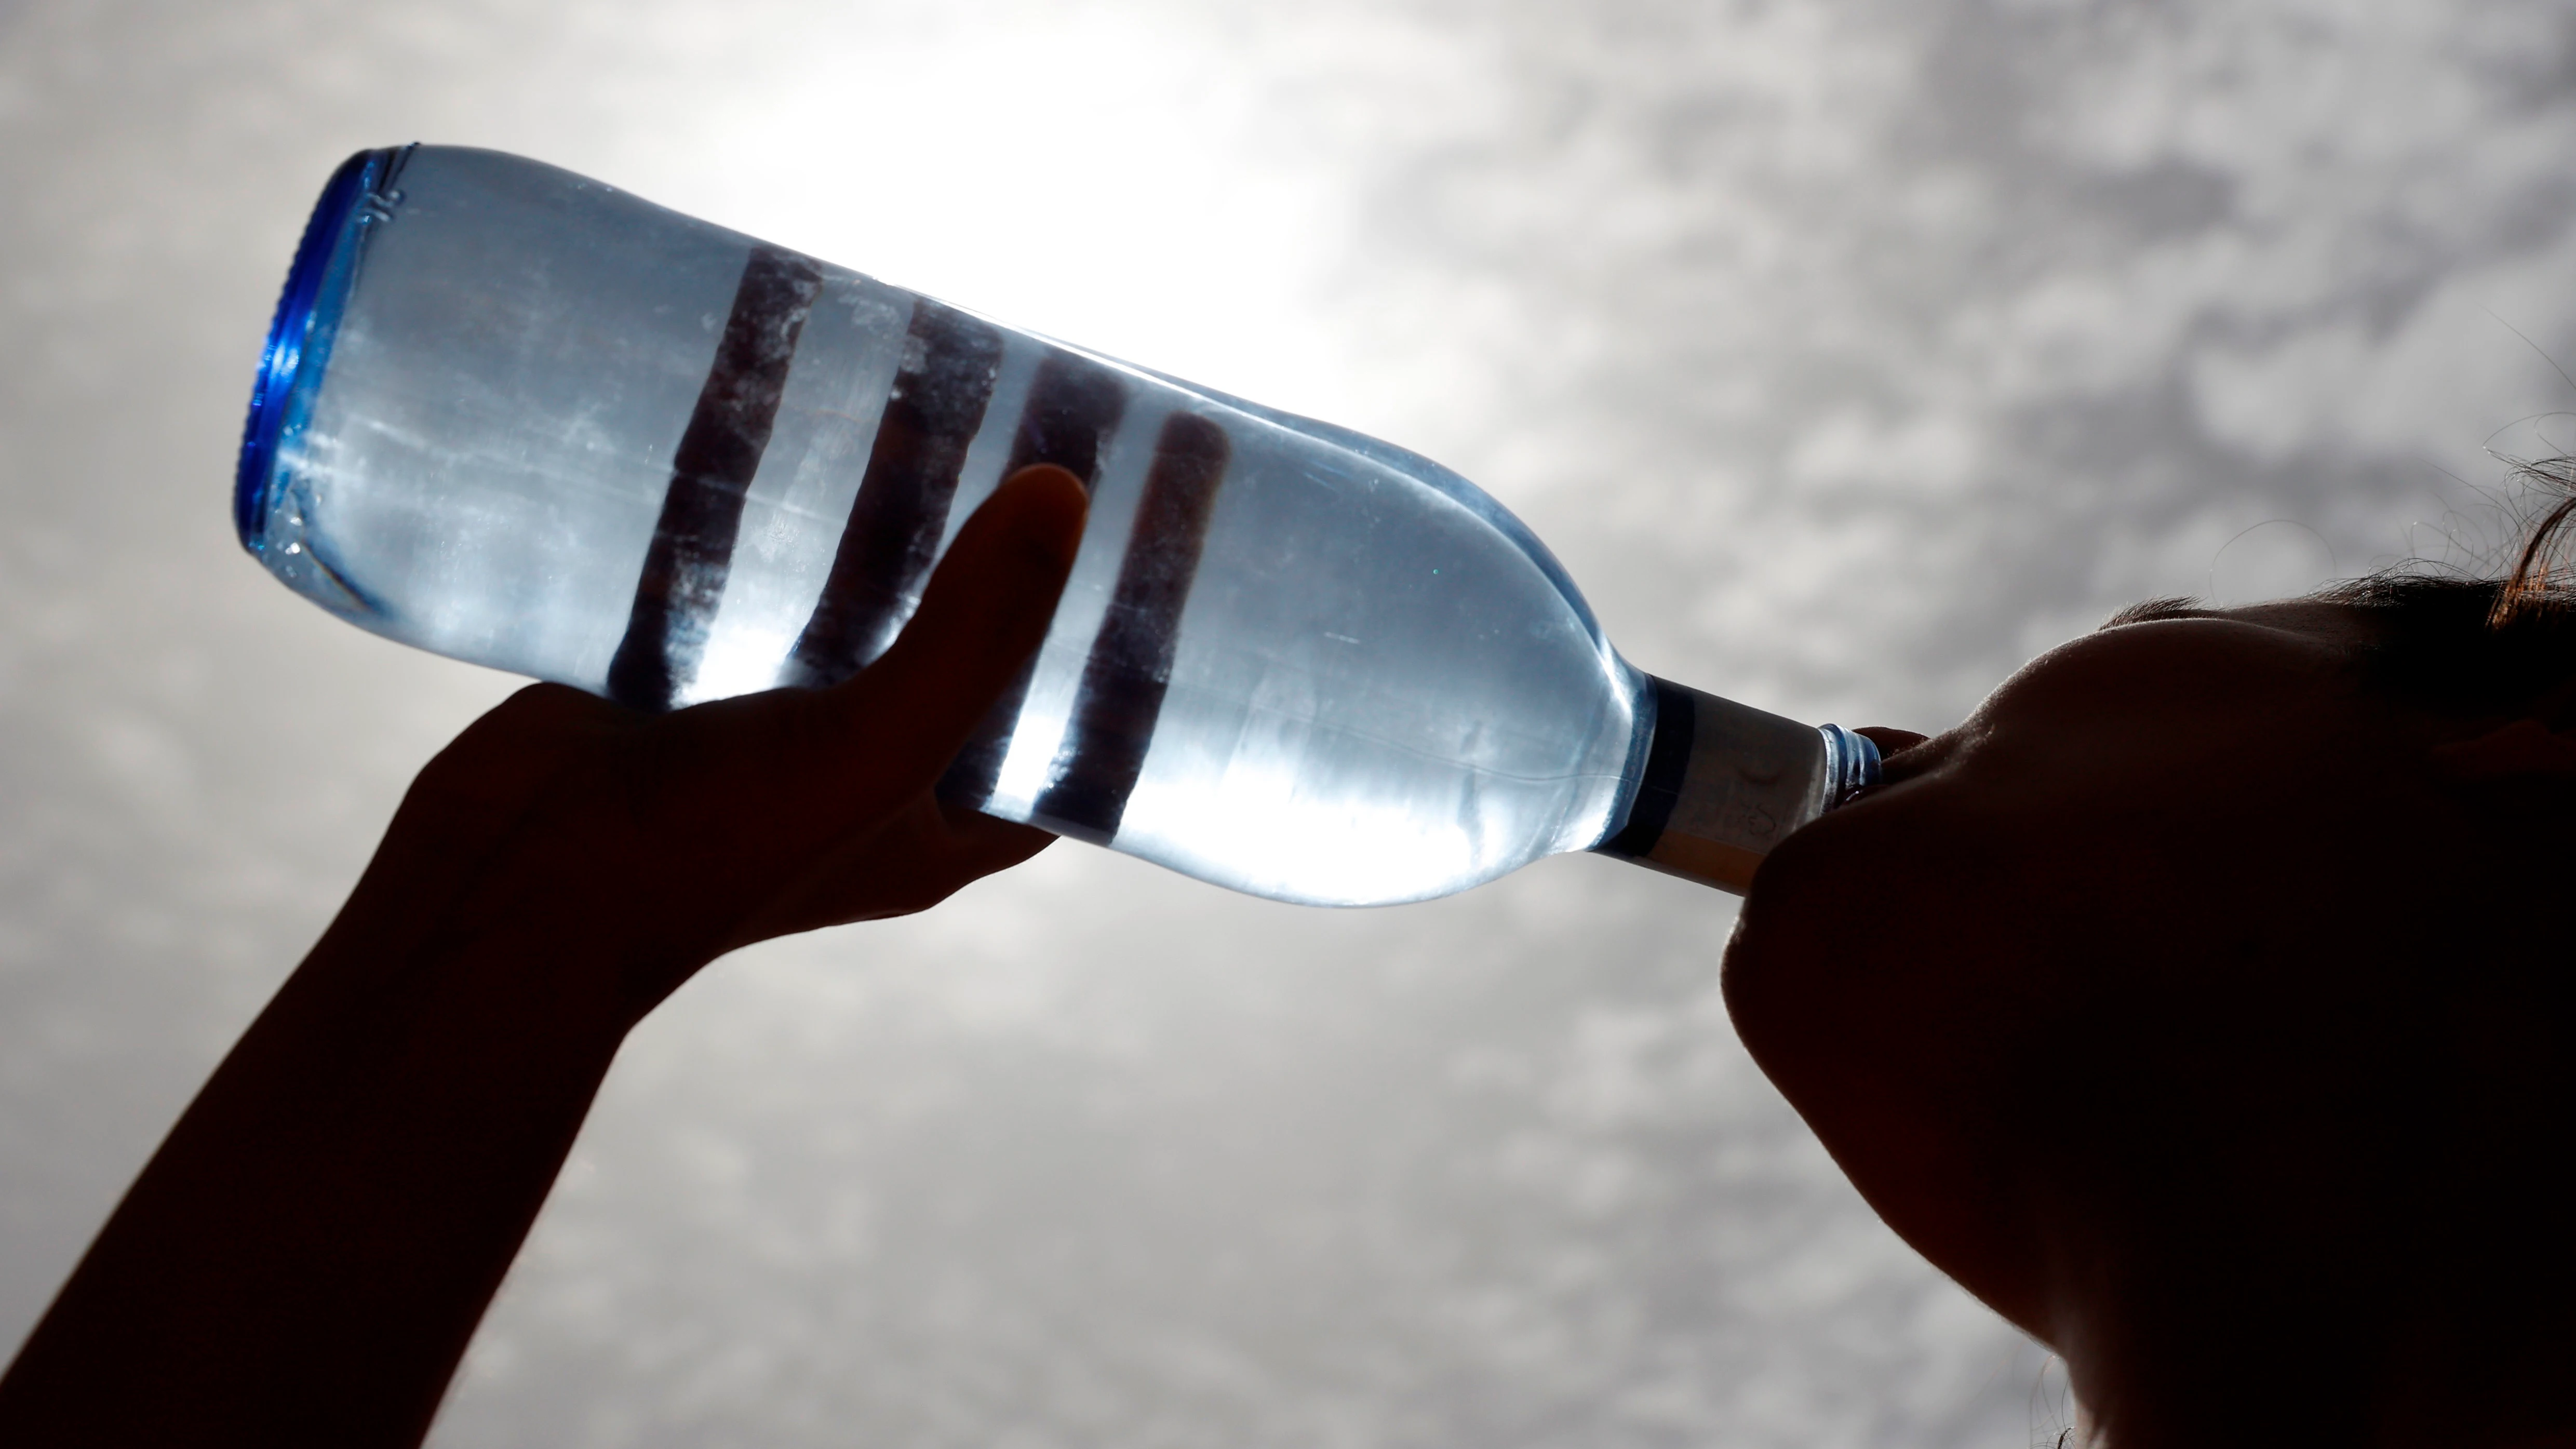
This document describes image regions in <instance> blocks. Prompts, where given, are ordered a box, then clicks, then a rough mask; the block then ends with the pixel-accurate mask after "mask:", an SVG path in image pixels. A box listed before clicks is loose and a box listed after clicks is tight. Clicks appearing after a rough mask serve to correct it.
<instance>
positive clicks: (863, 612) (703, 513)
mask: <svg viewBox="0 0 2576 1449" xmlns="http://www.w3.org/2000/svg"><path fill="white" fill-rule="evenodd" d="M1034 463H1054V464H1059V465H1061V466H1063V467H1064V468H1066V469H1068V470H1070V471H1071V472H1072V473H1073V474H1074V475H1075V476H1076V477H1078V478H1080V479H1082V480H1083V481H1084V483H1085V485H1086V486H1087V487H1088V488H1089V489H1090V490H1091V493H1092V499H1093V503H1092V511H1091V515H1090V522H1089V524H1088V526H1087V532H1086V534H1085V536H1084V538H1083V541H1082V546H1081V551H1080V554H1079V556H1078V558H1077V561H1076V563H1075V567H1074V573H1073V576H1072V579H1071V582H1069V583H1068V584H1067V585H1066V588H1065V591H1064V596H1063V600H1062V602H1061V604H1060V605H1059V606H1058V608H1057V611H1056V614H1055V618H1054V621H1053V623H1052V624H1051V625H1050V627H1049V632H1048V634H1047V637H1046V642H1045V644H1044V645H1043V646H1042V647H1041V648H1040V650H1039V652H1038V654H1037V656H1036V657H1035V659H1034V660H1033V661H1032V662H1031V664H1030V666H1029V667H1028V669H1027V671H1026V672H1025V673H1024V674H1023V675H1022V677H1021V678H1020V679H1019V680H1018V681H1017V682H1016V683H1015V684H1014V685H1013V686H1012V687H1011V688H1010V689H1009V690H1008V691H1007V692H1006V694H1005V695H1004V697H1003V699H1002V700H1001V702H1000V703H999V704H998V705H997V706H996V707H995V708H994V710H993V712H992V714H991V715H990V717H989V718H988V719H987V720H986V721H985V723H984V725H983V727H982V728H981V729H980V731H979V732H978V733H977V734H976V736H975V737H974V738H973V739H972V740H971V741H970V742H969V743H968V745H967V746H966V747H965V749H964V750H963V751H962V752H961V753H960V754H959V756H958V758H957V760H956V762H955V764H954V765H953V766H952V767H951V768H950V770H949V772H948V775H947V777H946V778H945V779H944V780H943V781H942V783H941V786H940V789H941V791H942V793H943V795H945V796H946V797H947V798H948V799H950V800H952V801H955V802H959V803H963V804H966V805H970V806H973V807H976V808H979V809H982V810H984V811H986V812H989V813H991V814H993V815H997V816H1001V817H1003V818H1005V819H1010V820H1023V821H1030V822H1033V823H1035V824H1038V825H1041V826H1043V827H1045V828H1047V829H1049V830H1053V831H1056V832H1059V833H1061V834H1065V835H1072V836H1077V837H1079V838H1081V839H1084V840H1088V841H1091V842H1093V843H1095V844H1101V845H1106V846H1109V847H1111V848H1112V849H1116V850H1121V851H1125V852H1127V853H1128V854H1131V855H1135V856H1140V857H1142V858H1144V859H1146V860H1151V861H1155V862H1157V863H1159V864H1162V865H1166V866H1169V867H1171V868H1172V869H1174V870H1177V871H1181V872H1183V873H1185V874H1188V875H1192V876H1196V877H1198V878H1200V879H1202V880H1208V881H1213V882H1216V883H1217V884H1219V885H1225V886H1230V887H1233V888H1234V889H1237V890H1242V891H1249V892H1251V893H1253V894H1256V895H1263V896H1270V897H1275V898H1277V899H1281V900H1288V901H1302V902H1312V903H1317V904H1329V905H1365V904H1376V903H1386V902H1395V901H1409V900H1419V899H1422V898H1425V897H1430V896H1437V895H1442V894H1446V893H1448V892H1451V891H1457V890H1463V889H1465V888H1467V887H1469V886H1472V885H1476V884H1478V883H1480V882H1483V881H1487V880H1491V879H1493V878H1494V877H1496V876H1499V875H1502V874H1504V873H1505V872H1507V871H1510V870H1513V869H1515V868H1517V867H1519V866H1522V865H1525V864H1527V863H1529V862H1530V861H1533V860H1536V859H1538V858H1539V857H1541V856H1545V855H1550V854H1555V853H1557V852H1561V851H1570V850H1586V849H1590V850H1600V851H1605V852H1607V853H1610V854H1613V855H1619V856H1624V857H1627V858H1629V859H1632V860H1636V861H1638V862H1640V863H1642V864H1646V865H1650V866H1655V867H1658V868H1661V869H1664V870H1669V871H1672V872H1675V873H1677V874H1681V875H1686V876H1691V877H1694V878H1696V879H1699V880H1703V881H1706V882H1708V883H1710V884H1713V885H1718V886H1721V887H1724V888H1727V889H1731V890H1738V891H1740V890H1742V889H1743V888H1744V886H1745V883H1746V882H1747V881H1748V880H1749V879H1750V877H1751V875H1752V871H1753V867H1754V866H1755V865H1756V864H1757V863H1758V862H1759V861H1760V860H1761V858H1762V856H1763V854H1764V853H1765V852H1766V851H1768V850H1769V849H1770V847H1771V845H1772V844H1773V842H1775V841H1777V840H1778V839H1780V838H1781V837H1782V836H1784V835H1786V834H1788V833H1789V832H1790V831H1792V830H1794V829H1796V828H1797V827H1798V826H1800V825H1801V824H1804V823H1805V822H1806V821H1808V820H1810V819H1812V818H1814V817H1815V816H1816V815H1818V814H1820V813H1821V812H1823V811H1825V810H1827V809H1830V808H1832V807H1833V806H1834V805H1835V804H1837V803H1838V802H1840V801H1841V800H1842V799H1843V798H1844V797H1845V796H1846V795H1848V794H1849V793H1850V792H1851V791H1853V790H1854V789H1856V788H1857V787H1859V786H1860V785H1861V784H1863V783H1865V782H1866V781H1868V780H1869V779H1871V778H1872V777H1873V776H1874V774H1875V771H1876V768H1877V752H1876V750H1875V749H1874V748H1873V747H1872V746H1871V745H1870V743H1869V742H1868V741H1867V740H1864V739H1861V738H1859V737H1858V736H1855V735H1853V734H1851V733H1849V732H1847V731H1845V730H1842V729H1840V728H1838V727H1835V726H1832V725H1827V726H1825V727H1824V728H1822V729H1821V730H1819V729H1816V728H1813V727H1810V726H1807V725H1801V724H1797V723H1794V722H1792V721H1789V720H1785V719H1781V718H1779V717H1777V716H1774V715H1769V714H1764V713H1762V712H1761V711H1759V710H1753V709H1748V708H1746V707H1744V706H1742V705H1738V704H1733V703H1730V702H1728V701H1726V700H1723V699H1719V698H1716V697H1715V696H1712V695H1708V694H1703V693H1700V692H1698V691H1696V690H1692V689H1687V688H1684V687H1682V686H1680V685H1676V684H1672V683H1668V682H1666V681H1664V680H1660V679H1656V678H1653V677H1651V676H1648V675H1646V674H1643V673H1641V672H1639V671H1638V670H1636V669H1634V668H1631V667H1630V666H1629V665H1628V664H1627V663H1626V662H1625V661H1624V660H1622V659H1621V658H1620V657H1619V655H1618V654H1617V652H1616V651H1614V650H1613V649H1612V648H1611V647H1610V645H1609V643H1608V641H1607V640H1605V639H1604V638H1603V637H1602V635H1601V630H1600V627H1599V625H1597V624H1596V623H1595V622H1594V621H1593V618H1592V613H1591V611H1590V609H1589V608H1587V607H1586V606H1585V604H1584V602H1583V600H1582V597H1581V596H1580V595H1579V594H1577V593H1576V591H1575V588H1574V585H1573V583H1572V582H1571V581H1570V580H1568V579H1567V578H1566V576H1565V572H1564V570H1563V569H1562V568H1561V567H1559V566H1558V564H1557V562H1556V560H1555V559H1554V558H1552V557H1550V556H1549V554H1548V551H1547V550H1546V548H1544V547H1543V546H1541V545H1540V543H1539V541H1538V540H1537V539H1536V538H1534V537H1532V536H1531V535H1530V533H1529V531H1528V529H1526V528H1525V527H1523V526H1522V525H1521V523H1520V522H1519V520H1517V519H1515V518H1513V517H1512V516H1511V515H1510V514H1508V513H1506V512H1504V511H1503V509H1502V508H1501V507H1500V506H1498V505H1497V504H1496V503H1495V502H1494V501H1493V500H1492V499H1490V498H1488V497H1486V496H1485V495H1484V494H1483V493H1481V492H1479V491H1478V490H1477V489H1476V488H1475V487H1474V486H1473V485H1471V484H1469V483H1468V482H1467V481H1466V480H1465V479H1463V478H1460V477H1458V476H1457V475H1456V474H1454V473H1451V472H1449V471H1448V470H1446V469H1444V468H1442V467H1440V466H1439V465H1438V464H1435V463H1432V462H1430V461H1428V460H1427V459H1423V458H1419V457H1416V456H1414V455H1413V454H1411V453H1407V452H1404V451H1402V450H1401V449H1397V448H1393V447H1390V446H1388V445H1387V444H1385V443H1381V442H1378V441H1376V440H1375V439H1371V438H1366V437H1362V436H1360V435H1358V434H1355V433H1351V432H1347V431H1344V430H1342V429H1338V428H1333V427H1329V426H1326V425H1324V424H1321V423H1315V422H1310V421H1308V420H1306V419H1304V418H1298V417H1291V416H1288V415H1286V414H1282V413H1277V412H1273V411H1271V410H1269V409H1266V408H1262V407H1258V406H1255V405H1254V404H1251V403H1247V402H1243V401H1240V400H1238V399H1235V398H1230V397H1226V396H1224V395H1222V394H1219V393H1214V392H1210V391H1208V390H1207V389H1205V388H1200V387H1196V386H1193V385H1191V384H1189V383H1185V382H1182V381H1180V380H1178V379H1175V378H1169V377H1164V376H1162V375H1160V374H1157V373H1153V372H1148V371H1145V370H1143V369H1140V368H1136V367H1131V366H1128V365H1126V364H1124V363H1119V362H1115V361H1112V360H1110V359H1108V358H1105V357H1100V356H1097V355H1094V354H1092V353H1088V352H1085V351H1083V350H1081V349H1079V348H1075V347H1068V346H1065V345H1063V344H1060V343H1056V342H1051V341H1048V340H1046V339H1043V338H1040V337H1036V336H1033V335H1031V334H1029V333H1025V332H1019V331H1014V330H1012V329H1011V328H1008V327H1003V326H1000V325H998V324H996V323H993V322H990V321H987V320H986V319H984V318H981V317H978V316H976V315H974V314H972V313H970V312H966V311H963V310H960V309H958V308H955V307H951V306H948V305H945V304H943V303H940V302H936V301H933V300H931V299H930V298H928V297H923V296H918V295H916V294H914V293H911V292H906V291H903V290H901V289H898V288H895V287H890V286H887V285H885V284H884V283H881V282H878V281H875V280H873V279H871V278H868V277H865V276H861V275H859V274H858V273H856V272H851V271H847V270H845V269H843V268H840V267H835V266H830V265H828V264H825V263H823V262H819V261H816V260H814V259H812V258H810V257H805V256H800V255H798V254H796V253H794V252H791V251H787V250H785V249H783V248H779V247H774V246H769V245H765V244H763V243H761V242H758V241H755V240H753V239H751V238H749V237H745V236H741V235H738V234H736V233H734V232H730V231H726V230H724V229H722V228H720V227H715V226H710V225H708V224H706V223H703V222H699V221H695V220H692V219H690V218H688V217H684V216H681V215H678V214H677V213H674V212H671V211H667V210H664V209H663V208H660V207H657V206H654V205H651V204H650V203H647V202H644V201H642V200H639V199H637V198H635V197H633V196H630V195H627V194H626V193H624V192H621V191H617V190H615V189H613V188H611V187H607V186H603V185H600V184H599V183H597V182H594V181H588V180H585V179H583V178H581V177H578V176H574V175H571V174H569V173H567V172H563V171H559V170H556V169H554V168H552V167H549V166H543V165H539V164H537V163H535V162H532V161H526V160H522V159H519V158H517V157H512V156H506V155H502V154H499V153H497V152H491V151H480V150H469V149H463V148H455V147H440V146H411V147H404V148H400V149H395V150H382V151H368V152H362V153H360V154H359V155H357V156H355V157H352V158H351V159H350V160H349V162H348V163H347V164H346V165H344V166H342V167H341V168H340V170H339V172H338V173H337V174H336V175H334V176H333V177H332V178H331V181H330V184H329V185H328V187H327V188H326V189H325V190H324V192H323V195H322V199H321V202H320V204H319V205H318V206H317V207H316V209H315V211H314V213H313V218H312V220H311V222H310V223H309V225H308V226H307V229H306V231H305V235H304V240H303V243H302V245H301V246H300V247H299V248H298V250H297V253H296V257H295V262H294V267H293V270H292V272H291V274H290V276H289V278H288V280H287V285H286V291H285V295H284V297H283V299H282V300H281V302H280V303H279V307H278V312H277V317H276V320H275V323H274V324H273V326H272V328H271V331H270V334H269V340H268V348H267V352H266V354H265V356H264V358H263V360H262V363H261V367H260V372H259V377H258V382H257V385H256V388H255V391H254V393H253V396H252V402H251V411H250V420H249V425H248V428H247V430H246V432H245V435H244V438H243V442H242V452H241V465H240V473H239V478H238V488H237V493H236V499H235V521H236V523H237V524H238V526H239V528H240V532H241V539H242V542H243V544H244V545H245V546H247V547H248V548H249V549H250V551H251V552H252V553H254V554H256V555H257V556H258V557H259V559H260V561H261V562H262V563H264V564H266V565H267V567H268V568H269V570H270V572H272V573H274V574H275V575H276V576H277V577H278V578H279V579H281V580H282V581H284V582H285V583H286V584H287V585H288V586H289V587H290V588H293V589H295V590H296V591H297V592H299V593H301V594H303V595H304V596H305V597H306V598H309V599H311V600H313V601H314V602H315V603H317V604H320V605H321V606H322V607H323V608H325V609H328V610H330V611H331V612H333V613H335V614H338V615H339V616H340V617H342V618H344V619H347V620H349V621H350V622H352V623H355V624H357V625H359V626H361V627H363V628H366V629H371V630H373V631H375V632H377V633H379V634H383V635H385V636H387V637H389V638H393V639H399V640H401V641H403V642H404V643H407V644H414V645H418V646H420V647H421V648H424V649H430V650H434V651H436V652H438V653H441V654H445V655H449V656H452V657H454V658H458V659H465V660H470V661H473V662H475V663H478V664H487V665H490V666H492V667H494V668H497V669H504V670H510V671H514V672H516V673H520V674H527V675H534V676H536V677H538V678H541V679H551V680H557V681H561V682H563V683H566V684H571V685H575V686H578V687H580V688H582V689H586V690H591V691H594V692H596V693H599V694H604V695H607V696H609V697H611V698H614V699H617V700H621V701H623V702H625V703H627V704H630V705H633V706H635V707H637V708H639V709H648V710H658V709H669V708H674V707H677V706H682V705H687V704H689V703H692V702H694V701H698V700H704V699H713V698H717V697H720V696H725V695H731V694H740V693H745V692H749V691H753V690H760V689H768V688H773V687H776V686H780V685H824V684H830V683H833V682H834V681H837V680H840V679H843V678H846V677H848V676H849V675H850V674H852V673H853V672H855V671H856V670H858V669H859V668H861V667H862V666H864V665H865V664H867V663H868V662H869V661H870V660H871V659H873V658H875V657H876V656H877V654H878V653H880V652H881V651H883V650H884V649H885V647H886V646H887V644H889V643H890V642H891V641H892V640H893V638H894V636H895V634H896V632H897V631H898V630H900V629H901V628H902V626H903V623H904V621H905V619H906V618H907V617H908V616H909V615H910V613H911V611H912V609H913V607H914V605H915V604H916V603H917V602H918V600H919V599H920V596H921V590H922V585H923V583H924V582H925V580H927V579H928V577H929V575H930V571H931V568H932V567H933V565H934V564H936V563H937V562H938V560H939V557H940V554H941V551H942V550H943V549H944V548H945V547H946V546H947V545H948V543H949V541H950V540H951V539H952V538H953V537H954V536H955V534H956V531H957V527H958V525H959V524H960V523H961V522H962V521H963V520H964V519H965V518H966V516H967V515H968V514H969V513H971V512H972V511H973V510H974V508H975V506H976V505H977V504H978V503H979V502H981V501H982V499H983V498H984V496H985V495H987V494H989V493H990V492H991V491H992V490H993V489H994V487H996V486H997V485H998V483H999V482H1000V480H1001V479H1003V478H1004V477H1007V476H1009V475H1010V474H1011V473H1012V472H1014V471H1016V470H1017V469H1019V468H1021V467H1023V466H1026V465H1029V464H1034Z"/></svg>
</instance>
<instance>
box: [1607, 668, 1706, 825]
mask: <svg viewBox="0 0 2576 1449" xmlns="http://www.w3.org/2000/svg"><path fill="white" fill-rule="evenodd" d="M1647 677H1648V678H1649V679H1653V676H1652V675H1649V676H1647ZM1654 686H1655V737H1654V740H1653V741H1652V742H1651V743H1650V744H1648V745H1647V746H1646V773H1645V776H1644V778H1642V779H1640V780H1639V781H1638V782H1637V800H1636V803H1635V804H1633V805H1631V806H1629V807H1628V823H1627V824H1626V825H1625V826H1622V827H1621V828H1620V831H1619V833H1618V834H1617V835H1614V836H1612V837H1610V838H1609V839H1608V840H1605V841H1603V842H1601V844H1599V845H1597V846H1595V847H1593V848H1594V849H1596V850H1598V851H1600V852H1601V853H1602V854H1604V855H1623V856H1627V857H1628V858H1630V859H1632V860H1633V859H1637V858H1640V857H1643V856H1644V855H1645V854H1646V853H1647V852H1649V851H1651V850H1653V849H1654V848H1655V842H1657V841H1659V840H1661V839H1663V838H1664V827H1665V826H1666V825H1668V824H1670V823H1671V822H1672V818H1673V806H1674V805H1675V804H1676V803H1678V802H1679V801H1680V800H1681V797H1682V781H1683V780H1684V779H1685V778H1686V777H1687V776H1688V775H1689V774H1690V760H1691V741H1692V736H1693V735H1694V734H1695V733H1696V732H1697V718H1698V713H1699V710H1698V706H1697V705H1696V704H1694V703H1693V702H1692V700H1691V692H1690V691H1689V690H1687V689H1684V688H1682V687H1681V686H1679V685H1677V684H1672V683H1668V682H1667V681H1665V680H1661V679H1655V680H1654Z"/></svg>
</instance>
